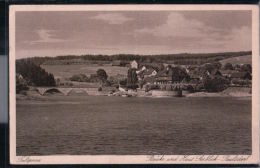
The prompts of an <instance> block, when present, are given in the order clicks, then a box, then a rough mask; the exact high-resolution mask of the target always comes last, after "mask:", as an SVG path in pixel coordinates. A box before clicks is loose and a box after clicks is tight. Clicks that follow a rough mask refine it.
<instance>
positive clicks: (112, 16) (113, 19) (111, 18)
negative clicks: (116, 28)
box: [92, 13, 133, 25]
mask: <svg viewBox="0 0 260 168" xmlns="http://www.w3.org/2000/svg"><path fill="white" fill-rule="evenodd" d="M92 19H96V20H102V21H105V22H108V23H109V24H115V25H117V24H123V23H125V22H127V21H131V20H133V19H132V18H130V17H126V16H124V15H123V14H119V13H105V14H98V15H96V16H94V17H92Z"/></svg>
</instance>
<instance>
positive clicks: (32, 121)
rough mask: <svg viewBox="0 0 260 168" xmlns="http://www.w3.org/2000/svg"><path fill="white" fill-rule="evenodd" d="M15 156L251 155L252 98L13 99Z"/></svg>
mask: <svg viewBox="0 0 260 168" xmlns="http://www.w3.org/2000/svg"><path fill="white" fill-rule="evenodd" d="M16 117H17V118H16V121H17V155H18V156H19V155H53V154H70V155H87V154H97V155H98V154H121V155H125V154H128V155H129V154H130V155H134V154H135V155H138V154H171V155H178V154H180V155H184V154H200V155H201V154H222V155H224V154H225V155H226V154H251V100H248V99H238V98H231V97H218V98H217V97H216V98H212V97H211V98H208V97H207V98H195V97H192V98H136V97H135V98H122V97H105V96H67V97H66V96H45V98H44V100H17V112H16Z"/></svg>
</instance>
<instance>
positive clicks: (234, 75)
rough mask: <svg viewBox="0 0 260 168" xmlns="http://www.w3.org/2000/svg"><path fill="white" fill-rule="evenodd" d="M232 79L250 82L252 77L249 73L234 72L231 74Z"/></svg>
mask: <svg viewBox="0 0 260 168" xmlns="http://www.w3.org/2000/svg"><path fill="white" fill-rule="evenodd" d="M231 78H232V79H242V80H251V79H252V75H251V74H250V73H249V72H235V73H232V74H231Z"/></svg>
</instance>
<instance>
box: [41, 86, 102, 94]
mask: <svg viewBox="0 0 260 168" xmlns="http://www.w3.org/2000/svg"><path fill="white" fill-rule="evenodd" d="M36 90H37V91H38V92H39V93H40V94H41V95H44V94H46V93H48V92H59V93H62V94H64V95H65V96H67V95H69V94H71V93H76V94H86V95H97V94H98V88H62V87H37V88H36Z"/></svg>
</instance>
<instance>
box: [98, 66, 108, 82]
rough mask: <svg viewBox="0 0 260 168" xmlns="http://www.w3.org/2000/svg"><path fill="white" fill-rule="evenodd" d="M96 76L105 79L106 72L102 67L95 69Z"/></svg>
mask: <svg viewBox="0 0 260 168" xmlns="http://www.w3.org/2000/svg"><path fill="white" fill-rule="evenodd" d="M97 76H98V77H99V78H100V79H101V80H102V81H106V80H107V73H106V71H105V70H104V69H98V70H97Z"/></svg>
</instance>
